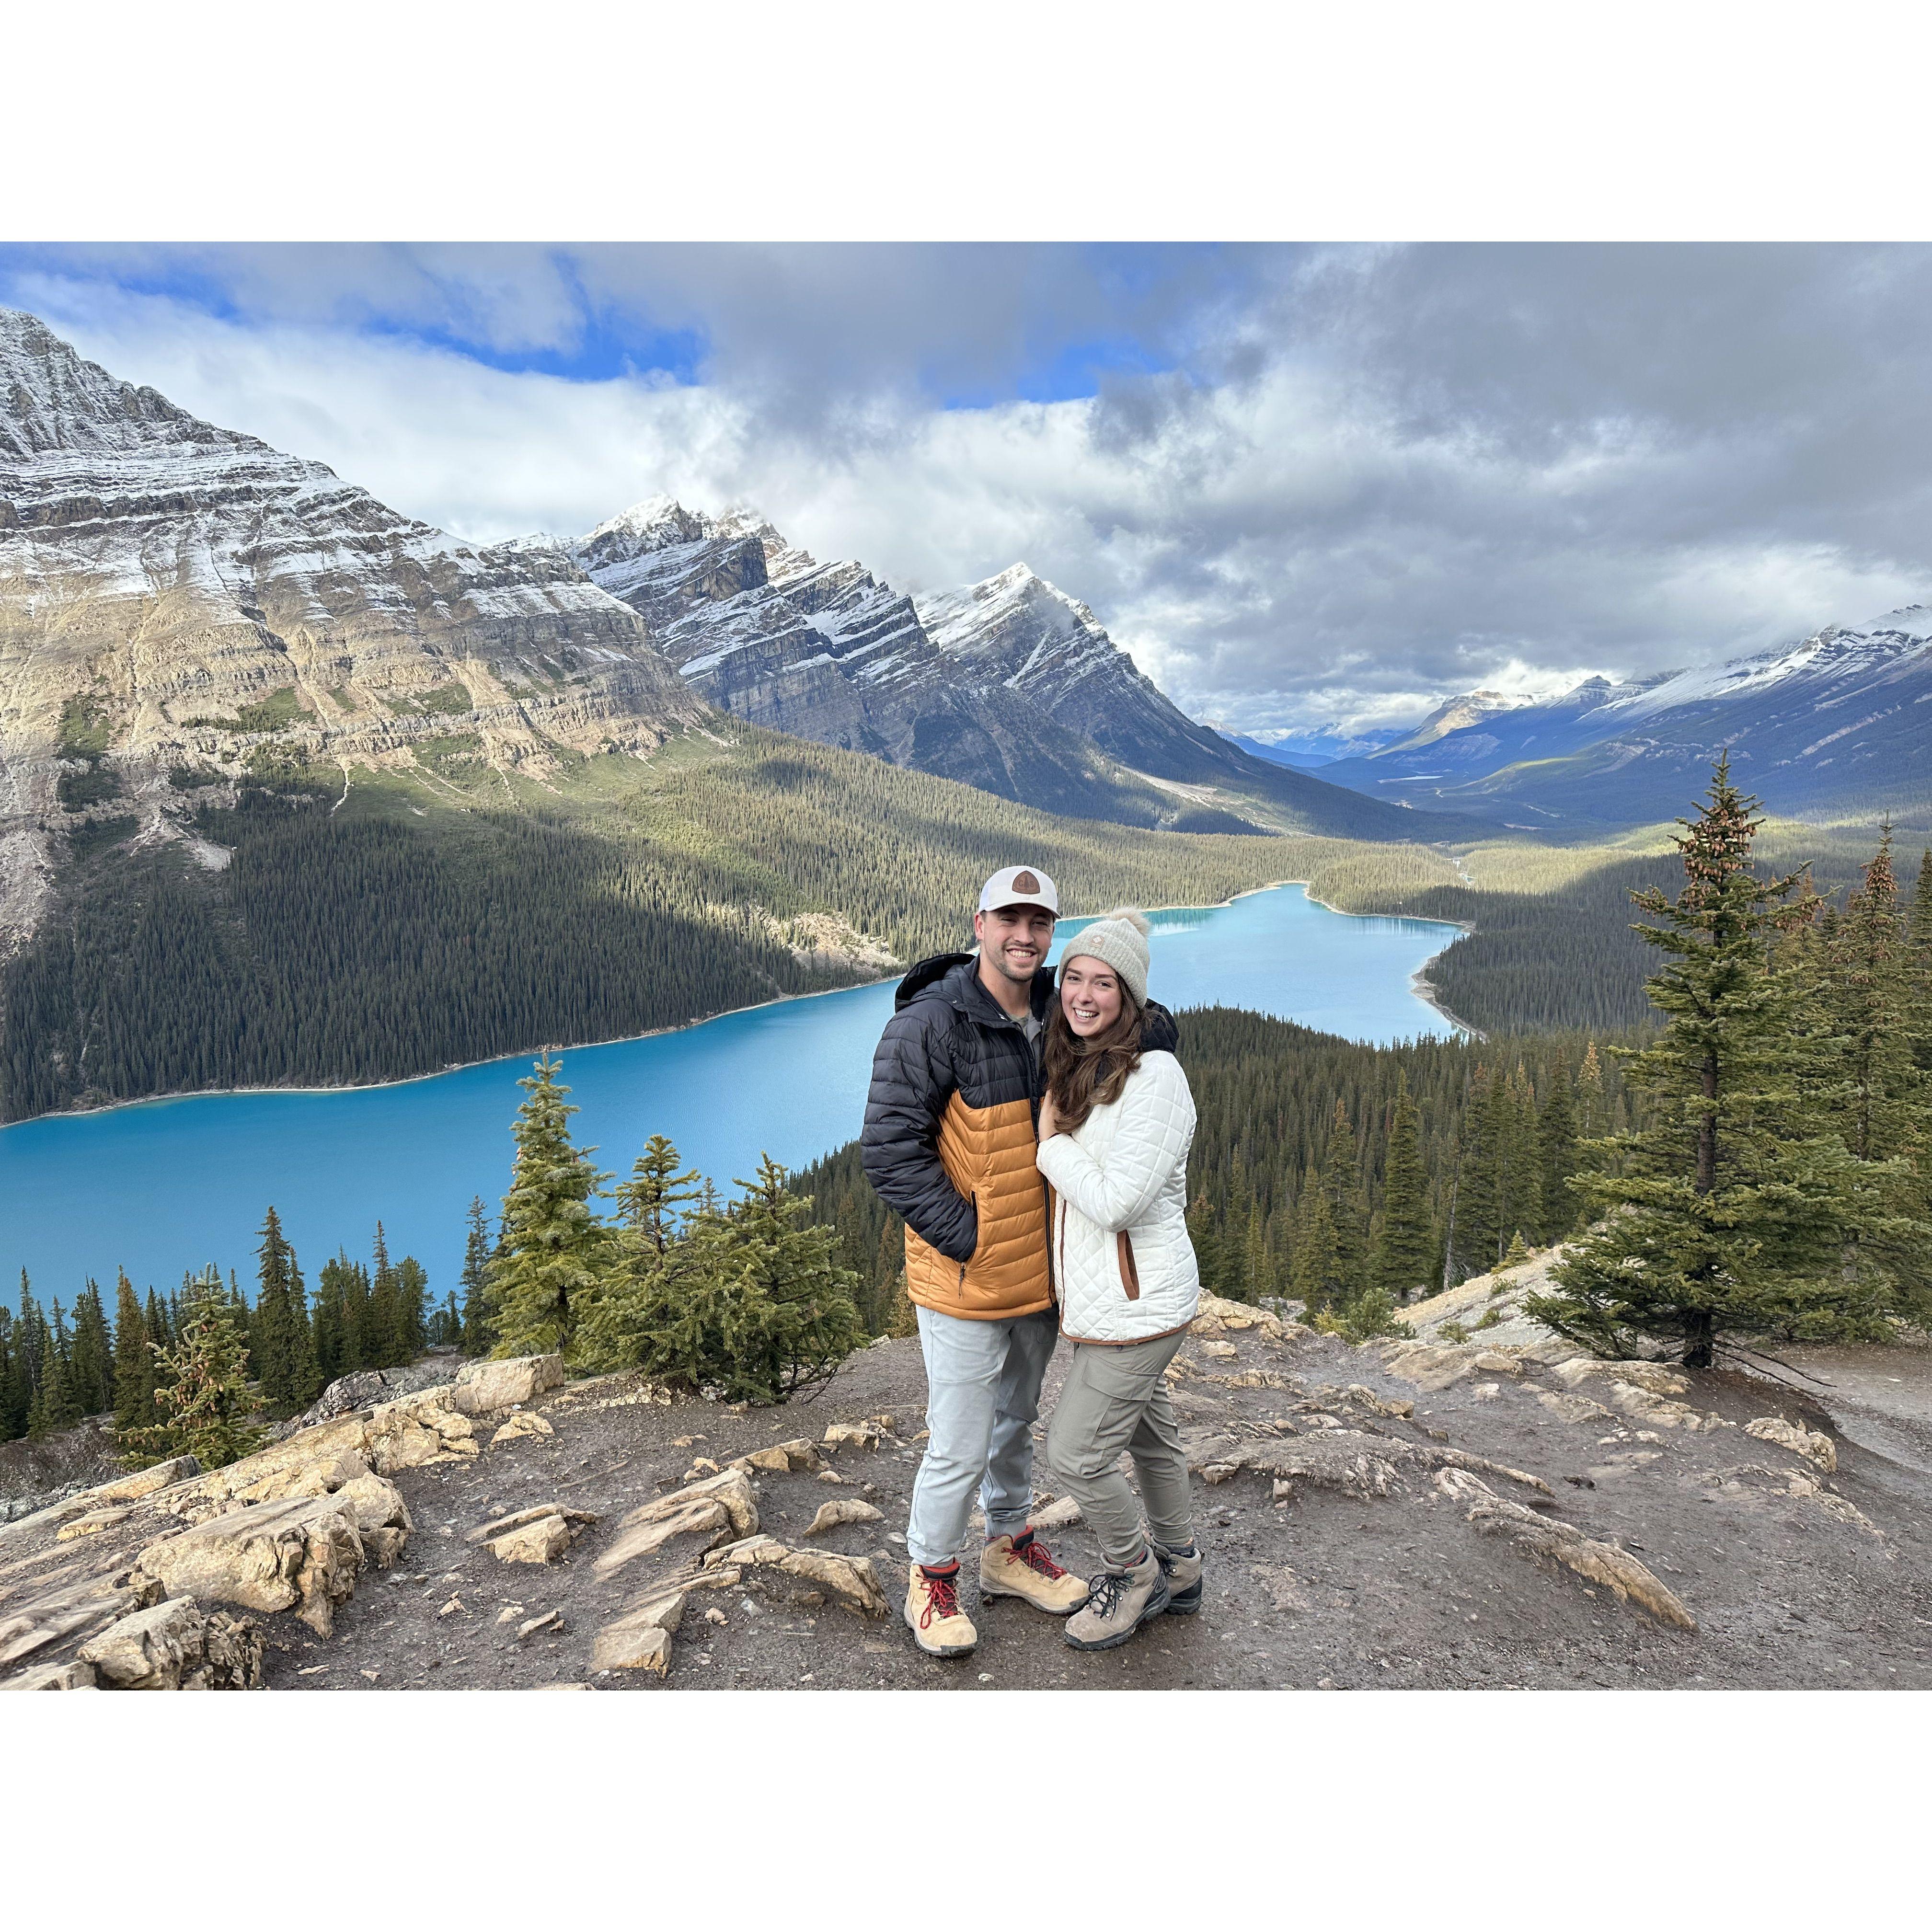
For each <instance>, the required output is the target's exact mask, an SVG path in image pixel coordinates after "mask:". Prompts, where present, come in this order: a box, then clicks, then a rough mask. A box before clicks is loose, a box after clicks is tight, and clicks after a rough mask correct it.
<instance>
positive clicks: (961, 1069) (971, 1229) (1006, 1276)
mask: <svg viewBox="0 0 1932 1932" xmlns="http://www.w3.org/2000/svg"><path fill="white" fill-rule="evenodd" d="M1053 980H1054V976H1053V974H1052V972H1051V971H1047V970H1046V969H1045V968H1043V969H1042V970H1041V971H1040V972H1038V973H1037V974H1035V975H1034V981H1033V988H1032V997H1033V1010H1034V1013H1037V1015H1038V1016H1040V1019H1041V1020H1042V1021H1043V1022H1044V1021H1045V1020H1046V1017H1047V1016H1048V1015H1049V1013H1051V1012H1052V1010H1053V997H1054V995H1053ZM1045 1089H1046V1079H1045V1076H1044V1074H1043V1073H1042V1071H1041V1066H1040V1053H1039V1052H1038V1051H1037V1049H1036V1048H1035V1046H1034V1043H1032V1042H1031V1041H1029V1040H1028V1038H1027V1037H1026V1031H1025V1028H1023V1027H1022V1025H1020V1023H1019V1021H1017V1020H1016V1019H1013V1018H1012V1017H1011V1016H1010V1015H1008V1014H1007V1013H1005V1012H1004V1010H1002V1009H1001V1006H1000V1004H999V1002H998V1001H997V1000H995V998H993V996H992V994H990V993H989V992H987V990H986V988H985V987H984V986H982V985H981V984H980V975H979V962H978V959H977V956H975V955H974V954H972V953H941V955H940V956H938V958H936V959H926V960H922V961H921V962H920V963H919V965H916V966H915V967H914V968H913V969H912V971H910V973H908V974H907V975H906V976H905V977H904V980H901V982H900V983H899V990H898V1001H897V1003H896V1005H895V1010H894V1012H893V1014H892V1018H891V1019H890V1020H889V1021H888V1022H886V1031H885V1033H884V1034H883V1037H881V1038H880V1041H879V1050H878V1052H877V1053H876V1054H875V1055H874V1056H873V1059H872V1085H871V1092H870V1093H869V1094H868V1095H867V1096H866V1098H865V1133H864V1136H863V1138H862V1142H861V1152H862V1156H863V1158H864V1161H865V1175H866V1178H867V1179H868V1180H869V1181H871V1184H872V1185H873V1187H874V1188H875V1189H876V1190H877V1192H878V1194H879V1197H880V1199H881V1200H883V1202H885V1203H886V1205H887V1206H888V1207H889V1208H896V1209H897V1210H898V1212H899V1213H900V1214H902V1215H904V1217H905V1223H906V1237H905V1247H906V1292H907V1295H909V1296H910V1298H911V1299H912V1300H913V1301H915V1302H916V1303H917V1304H919V1306H920V1307H922V1308H932V1309H936V1310H938V1311H939V1312H940V1313H942V1314H945V1315H958V1316H965V1317H966V1318H967V1319H968V1320H973V1321H983V1322H992V1321H1000V1320H1004V1319H1007V1318H1008V1317H1010V1316H1019V1315H1032V1314H1036V1313H1038V1312H1039V1311H1040V1310H1042V1309H1044V1308H1050V1307H1052V1305H1053V1284H1052V1280H1051V1279H1050V1278H1049V1274H1048V1270H1047V1253H1046V1183H1045V1182H1044V1181H1043V1180H1042V1179H1041V1178H1040V1170H1039V1169H1038V1168H1037V1166H1035V1165H1034V1147H1035V1145H1036V1139H1037V1135H1036V1127H1035V1122H1036V1119H1037V1114H1038V1111H1039V1106H1040V1095H1041V1094H1043V1092H1044V1091H1045Z"/></svg>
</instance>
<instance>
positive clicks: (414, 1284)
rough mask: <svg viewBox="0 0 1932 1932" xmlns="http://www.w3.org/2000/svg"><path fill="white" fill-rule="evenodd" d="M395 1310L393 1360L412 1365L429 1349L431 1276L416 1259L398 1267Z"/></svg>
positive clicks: (407, 1258)
mask: <svg viewBox="0 0 1932 1932" xmlns="http://www.w3.org/2000/svg"><path fill="white" fill-rule="evenodd" d="M395 1308H396V1314H395V1331H394V1332H395V1357H394V1359H395V1361H396V1362H397V1363H398V1364H402V1363H406V1362H413V1361H415V1360H416V1358H417V1357H418V1356H419V1355H421V1354H422V1352H423V1351H424V1350H425V1349H427V1348H428V1346H429V1275H428V1272H427V1271H426V1270H425V1268H424V1267H423V1265H422V1262H419V1261H418V1260H417V1259H416V1256H414V1255H405V1256H404V1257H403V1258H402V1259H401V1261H399V1262H397V1264H396V1286H395Z"/></svg>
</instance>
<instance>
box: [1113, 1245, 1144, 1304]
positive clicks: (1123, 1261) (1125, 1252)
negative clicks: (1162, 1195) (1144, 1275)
mask: <svg viewBox="0 0 1932 1932" xmlns="http://www.w3.org/2000/svg"><path fill="white" fill-rule="evenodd" d="M1114 1255H1115V1259H1117V1260H1118V1262H1119V1263H1120V1265H1121V1287H1122V1288H1123V1289H1125V1290H1126V1291H1127V1299H1128V1300H1129V1301H1139V1299H1140V1298H1141V1276H1140V1271H1139V1269H1138V1268H1136V1267H1135V1266H1134V1244H1133V1242H1131V1241H1129V1240H1128V1239H1127V1229H1124V1228H1123V1229H1121V1232H1119V1233H1118V1235H1115V1237H1114Z"/></svg>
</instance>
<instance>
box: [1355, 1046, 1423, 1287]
mask: <svg viewBox="0 0 1932 1932" xmlns="http://www.w3.org/2000/svg"><path fill="white" fill-rule="evenodd" d="M1435 1256H1436V1232H1435V1226H1434V1220H1433V1217H1432V1216H1431V1214H1430V1211H1429V1176H1428V1175H1427V1172H1426V1171H1425V1170H1424V1167H1423V1165H1422V1148H1421V1141H1420V1138H1419V1135H1418V1121H1417V1115H1416V1109H1415V1102H1414V1101H1413V1100H1411V1099H1410V1098H1409V1082H1408V1081H1407V1080H1406V1079H1405V1078H1404V1077H1403V1075H1401V1074H1400V1073H1398V1074H1397V1076H1396V1091H1395V1109H1394V1113H1393V1114H1392V1115H1391V1116H1390V1119H1389V1127H1388V1151H1387V1153H1386V1155H1385V1158H1384V1161H1383V1167H1382V1223H1381V1226H1380V1229H1379V1232H1378V1234H1377V1237H1376V1253H1375V1256H1374V1260H1373V1265H1372V1266H1371V1268H1370V1271H1369V1281H1370V1286H1372V1287H1374V1288H1378V1289H1381V1290H1382V1291H1383V1292H1384V1293H1385V1294H1386V1295H1388V1297H1389V1298H1390V1300H1391V1304H1394V1303H1396V1302H1401V1301H1407V1300H1408V1299H1409V1298H1410V1296H1411V1295H1415V1294H1418V1293H1420V1294H1422V1295H1427V1293H1428V1292H1429V1280H1430V1270H1431V1265H1432V1264H1433V1262H1434V1260H1435Z"/></svg>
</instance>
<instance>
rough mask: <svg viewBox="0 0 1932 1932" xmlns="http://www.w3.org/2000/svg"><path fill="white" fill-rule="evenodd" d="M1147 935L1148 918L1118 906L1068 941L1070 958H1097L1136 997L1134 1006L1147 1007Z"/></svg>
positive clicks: (1130, 907) (1129, 907)
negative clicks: (1115, 974)
mask: <svg viewBox="0 0 1932 1932" xmlns="http://www.w3.org/2000/svg"><path fill="white" fill-rule="evenodd" d="M1066 957H1067V959H1081V958H1083V957H1084V958H1086V959H1097V960H1098V961H1100V964H1101V965H1103V966H1105V967H1106V968H1109V971H1112V972H1114V973H1117V974H1119V976H1120V980H1121V985H1122V986H1124V987H1126V988H1127V991H1128V992H1130V993H1131V994H1132V995H1133V998H1134V1004H1135V1005H1136V1006H1137V1007H1145V1005H1146V1004H1147V1000H1148V922H1147V919H1146V917H1145V915H1144V914H1142V913H1140V912H1139V911H1137V910H1135V908H1134V907H1132V906H1117V907H1115V909H1114V910H1112V912H1110V913H1108V915H1107V916H1106V918H1105V919H1096V920H1095V921H1094V923H1093V924H1092V925H1091V926H1088V927H1087V928H1085V929H1084V930H1083V931H1082V932H1076V933H1075V934H1074V935H1073V936H1072V938H1070V939H1069V940H1068V941H1067V953H1066Z"/></svg>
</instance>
